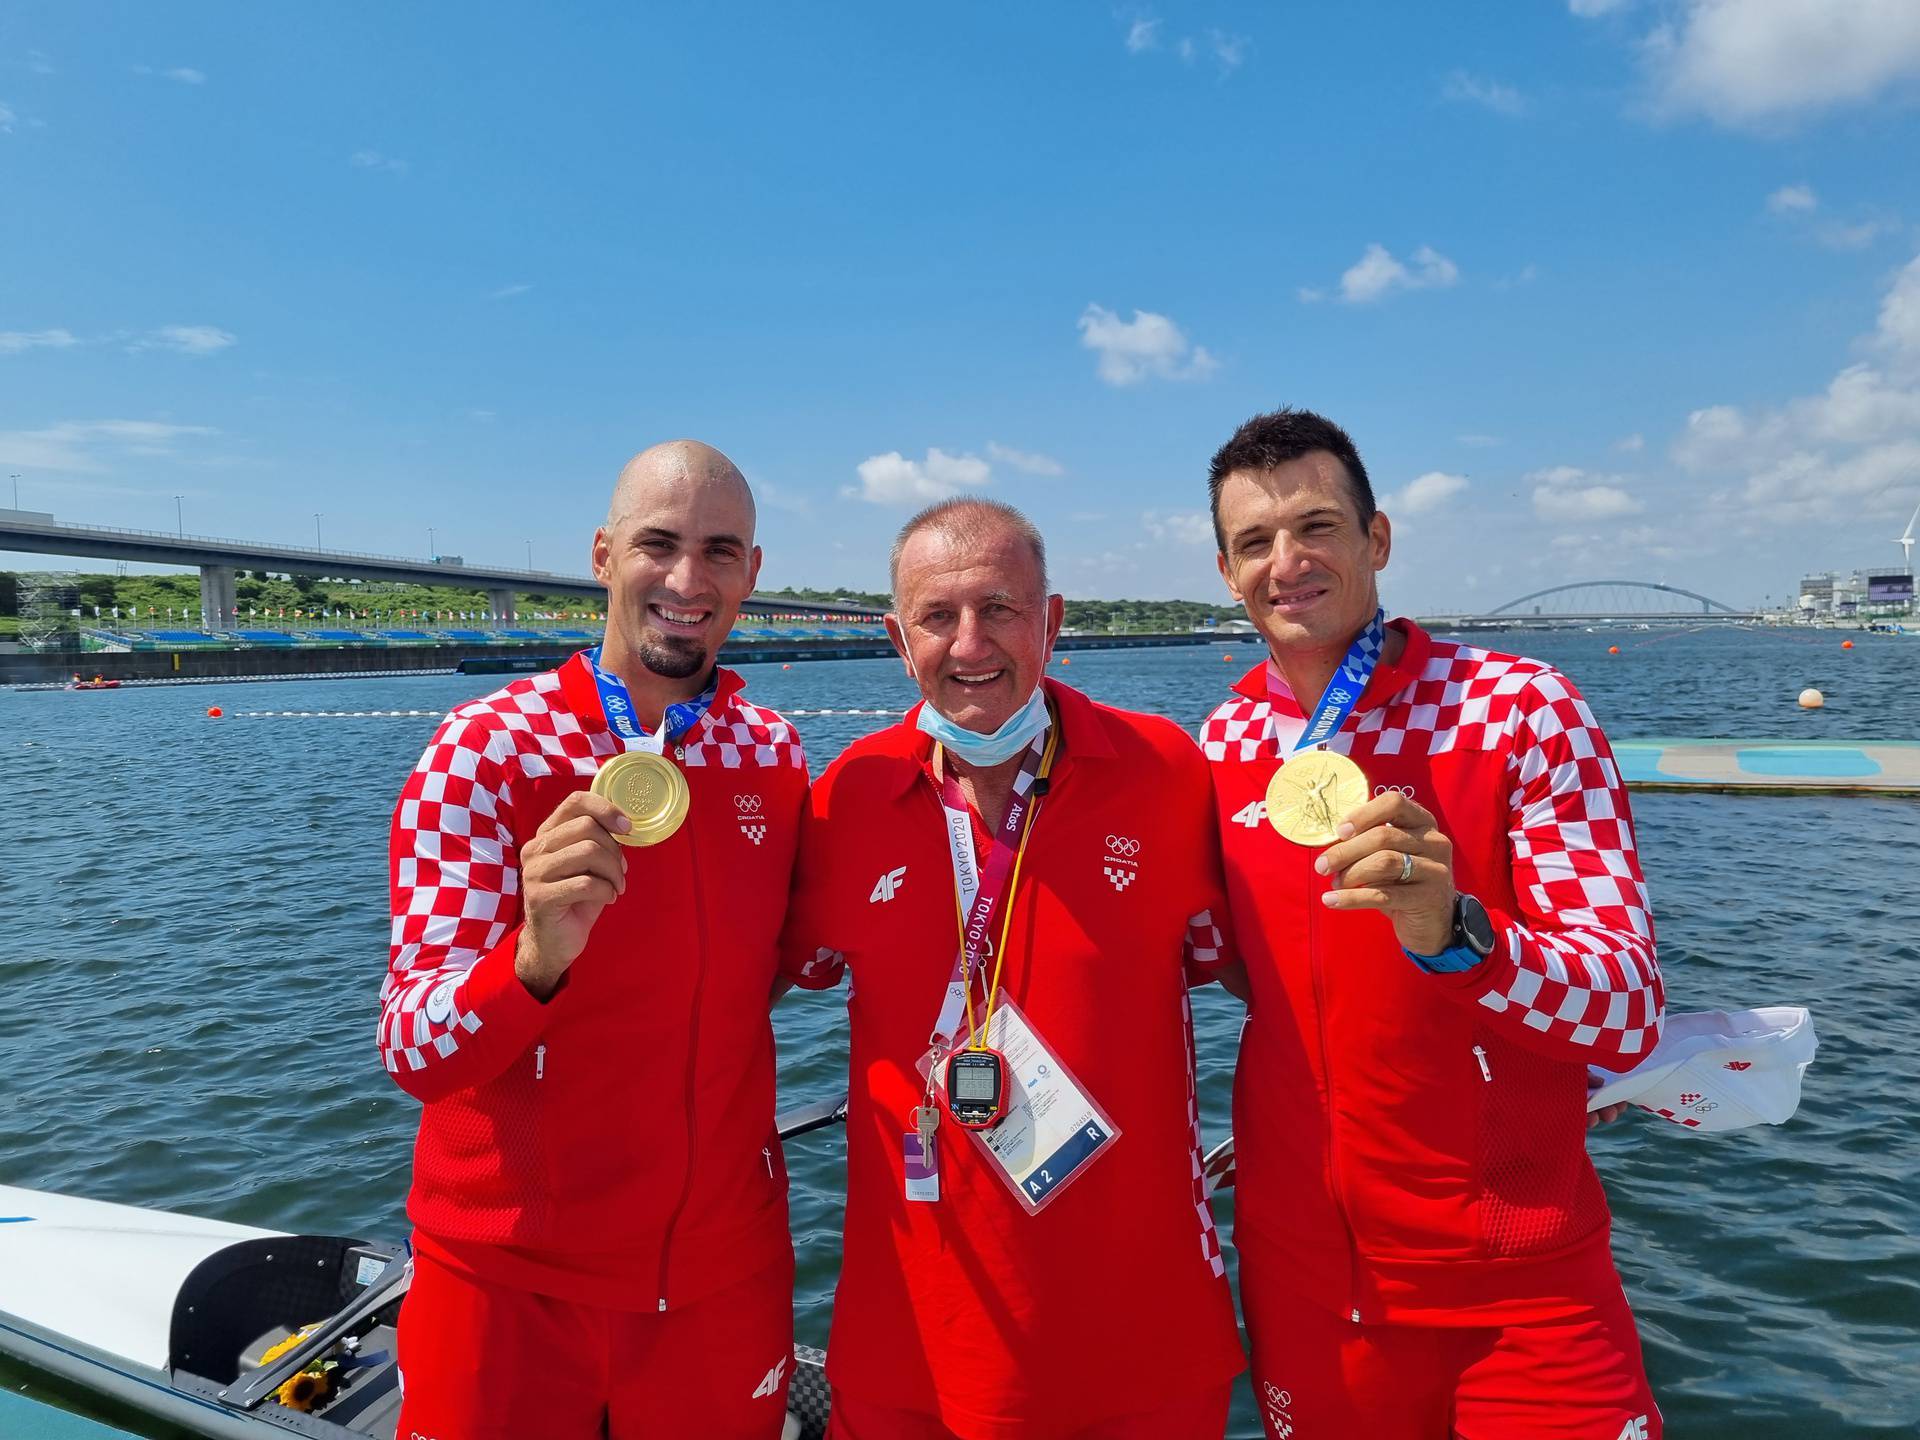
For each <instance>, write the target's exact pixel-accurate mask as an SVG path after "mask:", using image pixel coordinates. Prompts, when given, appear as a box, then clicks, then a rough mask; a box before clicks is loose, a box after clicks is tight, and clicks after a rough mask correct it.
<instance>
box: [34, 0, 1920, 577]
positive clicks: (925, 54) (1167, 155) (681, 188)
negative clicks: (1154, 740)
mask: <svg viewBox="0 0 1920 1440" xmlns="http://www.w3.org/2000/svg"><path fill="white" fill-rule="evenodd" d="M1917 100H1920V6H1915V5H1913V4H1911V3H1903V0H1856V3H1849V4H1845V5H1841V4H1838V3H1836V0H1572V3H1571V4H1568V3H1549V0H1539V3H1530V4H1521V3H1509V4H1505V5H1500V6H1476V7H1465V6H1442V5H1432V4H1396V5H1380V4H1349V5H1341V6H1319V7H1312V6H1305V5H1293V6H1284V7H1283V6H1278V5H1272V4H1250V3H1219V4H1210V3H1199V4H1193V5H1180V6H1174V5H1170V4H1163V5H1158V6H1138V7H1135V6H1121V7H1115V6H1112V5H1104V4H1069V3H1062V4H1057V5H1047V6H1031V7H1015V6H1009V5H979V6H906V5H899V4H870V5H866V4H863V5H840V6H793V5H773V4H741V5H734V6H718V5H696V4H675V5H649V6H644V7H642V6H618V7H616V6H612V5H607V6H602V7H587V6H570V7H506V6H496V5H480V4H466V5H461V6H453V5H432V6H429V5H417V6H391V7H366V6H362V7H343V6H331V5H327V6H322V5H304V6H302V5H293V4H288V5H274V6H260V5H251V4H240V3H231V4H220V5H215V4H203V5H181V6H168V7H161V6H153V5H146V4H126V5H103V4H87V3H78V0H60V3H42V0H14V3H13V4H10V5H9V6H8V7H7V8H6V10H5V11H4V12H3V13H0V195H4V196H5V197H6V201H7V203H6V204H5V206H4V207H0V214H4V220H0V483H4V482H6V481H7V479H8V477H11V476H12V475H14V474H16V473H17V474H18V475H20V477H21V479H20V486H21V503H22V505H23V506H25V507H26V508H29V509H38V510H52V511H54V512H55V513H56V514H58V515H59V516H60V517H61V518H63V519H71V520H76V521H84V522H89V523H96V524H124V525H130V526H136V527H144V528H155V529H170V528H172V527H173V525H174V523H175V501H174V499H173V497H174V496H175V495H176V494H178V495H181V496H183V499H182V500H181V502H180V507H181V510H182V512H183V513H184V519H185V522H186V527H187V529H188V530H189V531H193V532H199V533H203V534H212V535H224V536H235V537H245V538H274V539H282V540H289V541H291V540H300V539H307V540H310V539H311V537H312V535H313V533H314V519H313V516H314V513H315V512H319V513H320V514H321V517H322V518H321V520H320V529H321V534H322V537H323V540H324V543H325V544H327V545H329V546H334V547H340V548H348V549H360V550H370V551H380V552H387V553H409V554H411V553H422V554H424V553H425V552H426V549H427V543H428V529H429V527H432V528H433V529H434V531H435V540H436V542H437V545H438V548H439V549H440V550H442V551H443V552H447V553H454V554H460V555H463V556H465V557H466V558H468V559H469V560H470V561H480V560H487V561H495V562H500V563H513V562H520V563H524V561H525V559H526V555H527V544H528V542H531V546H532V556H533V560H534V562H535V563H536V564H537V565H540V566H542V567H552V568H555V569H562V570H570V571H574V572H576V573H578V572H582V571H584V569H585V565H586V553H587V546H588V541H589V537H590V535H591V532H592V529H593V526H594V524H595V523H596V521H597V519H598V518H599V515H600V513H601V511H602V510H603V508H604V504H605V496H606V491H607V488H608V486H609V485H610V483H611V480H612V477H613V475H614V473H615V472H616V471H617V469H618V468H619V465H620V464H621V462H622V461H623V460H624V459H625V458H626V456H627V455H628V454H630V453H631V452H633V451H634V450H636V449H639V448H641V447H642V446H644V445H646V444H649V443H651V442H653V441H656V440H660V439H664V438H669V437H672V436H676V435H694V436H697V437H699V438H702V439H705V440H708V441H711V442H712V443H714V444H717V445H719V446H720V447H721V448H723V449H725V450H726V451H728V452H729V453H730V454H732V455H733V456H734V457H735V458H736V459H737V460H738V461H739V462H740V464H741V465H742V467H743V468H744V469H745V470H746V471H747V473H748V475H749V477H750V478H751V479H752V480H753V481H754V482H755V485H756V487H757V489H758V490H759V493H760V496H761V502H762V535H761V538H762V541H763V543H764V545H765V547H766V551H767V565H766V570H765V572H764V576H763V578H764V580H765V582H766V583H768V584H771V585H779V584H789V583H792V584H814V585H832V584H849V585H855V586H860V587H871V588H880V587H883V586H884V583H885V559H884V556H885V548H886V542H887V540H888V538H889V536H890V535H891V532H892V530H893V529H894V528H895V527H896V526H897V525H898V524H899V522H900V520H901V519H902V518H904V515H905V514H906V513H907V511H908V510H909V509H910V508H911V507H912V506H913V505H915V504H917V503H919V502H920V501H921V500H923V499H926V498H932V497H933V496H936V495H938V494H941V493H950V492H953V491H956V490H966V489H978V490H980V491H981V492H982V493H986V494H991V495H996V496H1000V497H1002V498H1005V499H1008V500H1011V501H1013V502H1014V503H1016V504H1019V505H1021V506H1023V507H1025V508H1027V509H1028V510H1030V512H1031V513H1032V514H1033V515H1034V517H1035V518H1036V519H1037V520H1038V521H1039V522H1040V524H1041V526H1042V527H1043V529H1044V530H1045V531H1046V533H1047V534H1048V536H1049V539H1050V542H1051V545H1052V549H1053V555H1054V569H1055V572H1056V581H1057V584H1058V586H1059V588H1061V589H1063V590H1065V591H1066V593H1068V594H1069V595H1080V596H1085V595H1103V596H1120V595H1130V596H1176V595H1177V596H1192V597H1198V598H1214V597H1216V596H1218V595H1220V594H1221V591H1220V588H1219V582H1218V579H1217V576H1216V575H1215V573H1214V568H1213V553H1212V541H1211V535H1210V532H1209V531H1208V529H1207V526H1206V522H1205V516H1204V512H1205V503H1206V501H1205V489H1204V476H1205V467H1206V461H1207V458H1208V456H1209V455H1210V453H1211V452H1212V450H1213V449H1214V447H1215V446H1217V445H1218V444H1219V443H1220V441H1222V440H1223V439H1224V438H1225V437H1226V436H1227V434H1228V433H1230V432H1231V430H1232V428H1233V426H1234V425H1235V424H1236V423H1238V421H1240V420H1241V419H1243V418H1245V417H1246V416H1247V415H1249V414H1251V413H1253V412H1255V411H1257V410H1262V409H1267V408H1271V407H1273V406H1275V405H1279V404H1287V403H1290V404H1301V405H1307V406H1311V407H1314V408H1318V409H1321V410H1323V411H1325V412H1326V413H1328V414H1330V415H1332V416H1334V417H1335V418H1336V419H1338V420H1340V421H1341V422H1342V423H1343V424H1345V425H1346V426H1347V427H1348V428H1349V429H1350V430H1351V431H1352V432H1353V434H1354V436H1355V438H1356V440H1357V441H1358V443H1359V446H1360V449H1361V453H1362V454H1363V455H1364V456H1365V457H1366V460H1367V463H1368V465H1369V468H1370V469H1371V470H1372V472H1373V476H1374V481H1375V485H1376V487H1377V489H1378V490H1379V492H1380V493H1381V495H1382V498H1383V504H1384V507H1385V508H1386V509H1387V511H1388V513H1389V515H1390V516H1392V517H1393V518H1394V519H1395V520H1396V522H1397V532H1396V533H1397V541H1396V550H1395V556H1394V561H1393V565H1392V567H1391V569H1390V572H1389V575H1388V578H1387V585H1386V590H1387V595H1388V600H1389V603H1390V604H1392V605H1393V606H1394V607H1395V608H1400V609H1406V610H1410V611H1417V610H1426V611H1431V610H1439V609H1455V608H1479V607H1483V606H1490V605H1492V604H1497V603H1499V602H1500V601H1503V600H1506V599H1508V598H1511V597H1512V596H1514V595H1517V594H1520V593H1522V592H1524V591H1528V590H1532V589H1536V588H1539V587H1540V586H1542V585H1546V584H1552V583H1557V582H1560V581H1564V580H1571V579H1579V578H1587V577H1595V578H1597V577H1615V576H1624V577H1631V578H1639V579H1649V580H1663V581H1666V582H1669V583H1675V584H1684V585H1690V586H1692V587H1693V588H1698V589H1703V590H1705V591H1706V592H1707V593H1709V594H1713V595H1716V596H1719V597H1721V598H1725V599H1729V600H1733V601H1737V602H1740V601H1757V600H1759V599H1761V598H1762V597H1763V596H1769V595H1770V596H1774V597H1780V596H1783V595H1785V594H1787V593H1789V591H1790V590H1791V588H1792V587H1793V586H1794V584H1795V582H1796V581H1797V579H1798V577H1799V575H1800V573H1801V572H1802V570H1803V569H1806V568H1810V567H1811V568H1825V567H1828V566H1843V565H1844V566H1854V565H1873V566H1890V565H1891V564H1892V563H1893V562H1895V561H1896V560H1897V556H1898V552H1897V551H1896V549H1895V547H1894V545H1893V543H1892V541H1893V539H1894V537H1895V536H1896V535H1897V534H1898V533H1899V531H1900V529H1901V528H1902V527H1903V526H1904V525H1905V523H1906V516H1907V515H1908V514H1909V513H1910V512H1911V511H1912V509H1913V507H1914V505H1915V504H1916V502H1920V165H1916V164H1915V163H1914V157H1915V156H1916V155H1920V110H1917V109H1916V101H1917ZM10 503H11V493H10V491H9V490H5V489H0V505H5V504H10ZM45 563H46V562H44V561H41V560H33V559H21V558H19V557H9V556H0V568H6V567H8V566H10V565H12V566H20V565H25V566H29V567H37V566H42V565H44V564H45Z"/></svg>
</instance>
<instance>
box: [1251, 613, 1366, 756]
mask: <svg viewBox="0 0 1920 1440" xmlns="http://www.w3.org/2000/svg"><path fill="white" fill-rule="evenodd" d="M1386 619H1387V612H1386V611H1385V610H1376V611H1374V612H1373V619H1371V620H1369V621H1368V622H1367V628H1366V629H1364V630H1362V631H1361V632H1360V633H1359V634H1358V635H1356V636H1354V637H1353V644H1351V645H1349V646H1348V647H1347V658H1346V659H1344V660H1342V661H1341V662H1340V668H1339V669H1338V670H1336V671H1334V672H1333V678H1332V679H1331V680H1329V681H1328V682H1327V688H1326V691H1325V693H1323V694H1322V695H1321V696H1320V703H1319V704H1318V705H1316V706H1314V707H1313V713H1312V714H1310V715H1309V716H1308V717H1307V723H1306V726H1305V728H1303V729H1302V730H1301V731H1300V738H1299V739H1298V740H1295V741H1294V742H1293V744H1292V746H1290V747H1287V746H1283V747H1282V750H1283V752H1284V753H1283V754H1282V756H1281V758H1282V759H1292V758H1293V757H1294V756H1295V755H1297V754H1299V753H1300V752H1301V751H1302V750H1311V749H1313V748H1314V747H1315V746H1317V745H1324V744H1326V743H1327V741H1328V740H1330V739H1332V738H1333V737H1334V736H1335V735H1337V734H1338V733H1339V732H1340V727H1341V726H1342V725H1344V724H1346V723H1347V717H1348V716H1349V715H1351V714H1353V707H1354V706H1356V705H1358V704H1359V703H1360V696H1361V694H1362V693H1364V692H1365V690H1366V688H1367V681H1368V680H1369V679H1370V678H1371V677H1372V675H1373V667H1374V666H1375V664H1377V663H1378V662H1379V659H1380V649H1381V647H1382V646H1383V645H1385V644H1386V639H1387V630H1386ZM1278 678H1279V677H1278V674H1277V671H1276V668H1275V666H1274V664H1273V662H1272V661H1271V660H1269V661H1268V662H1267V694H1268V697H1269V698H1271V697H1272V696H1273V695H1274V693H1275V692H1276V691H1277V690H1278V689H1279V685H1278V683H1277V682H1278ZM1295 698H1296V699H1298V698H1299V697H1298V696H1296V697H1295ZM1274 723H1275V722H1274V718H1273V715H1272V713H1271V710H1270V711H1269V713H1268V716H1267V725H1268V727H1269V728H1268V733H1269V734H1272V733H1273V727H1274Z"/></svg>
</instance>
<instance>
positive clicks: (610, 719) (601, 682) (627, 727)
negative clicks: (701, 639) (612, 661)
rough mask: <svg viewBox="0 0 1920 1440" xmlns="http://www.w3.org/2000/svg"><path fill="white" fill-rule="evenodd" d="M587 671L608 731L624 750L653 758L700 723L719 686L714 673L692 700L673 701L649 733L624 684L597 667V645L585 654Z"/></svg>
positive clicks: (718, 679)
mask: <svg viewBox="0 0 1920 1440" xmlns="http://www.w3.org/2000/svg"><path fill="white" fill-rule="evenodd" d="M587 668H588V669H589V670H591V671H592V672H593V684H594V688H595V689H597V690H598V691H599V692H600V709H601V710H602V711H603V712H604V713H605V715H606V717H607V728H608V729H609V730H611V731H613V733H614V734H615V735H617V736H619V737H620V743H621V744H622V745H624V746H626V748H627V749H629V750H650V751H652V752H653V753H654V754H655V755H658V754H661V753H662V752H663V751H665V750H666V748H667V742H668V741H670V740H678V739H679V738H680V737H681V736H682V735H684V734H686V733H687V732H688V731H689V730H691V729H693V727H694V726H696V725H698V724H699V723H700V717H701V716H703V715H705V714H706V713H707V711H708V710H710V709H712V708H713V699H714V694H715V692H716V691H717V690H718V689H719V684H720V675H719V672H718V671H717V670H716V671H715V672H714V678H713V682H712V683H711V684H709V685H708V686H707V688H706V689H705V690H704V691H702V692H701V693H700V694H699V695H698V696H696V697H695V698H694V699H692V700H676V701H674V702H673V704H671V705H669V706H667V708H666V712H665V714H664V715H662V716H661V723H660V728H659V730H658V731H655V732H651V733H650V732H648V731H647V730H646V729H645V728H643V727H642V726H641V724H640V721H639V719H638V718H637V717H636V716H635V715H634V713H633V696H632V695H631V694H629V693H628V691H627V682H626V681H624V680H622V679H621V678H620V677H619V676H618V675H615V674H613V673H612V672H611V671H609V670H603V669H602V668H601V667H600V647H599V646H598V645H596V646H594V647H593V649H591V650H589V651H588V652H587Z"/></svg>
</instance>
